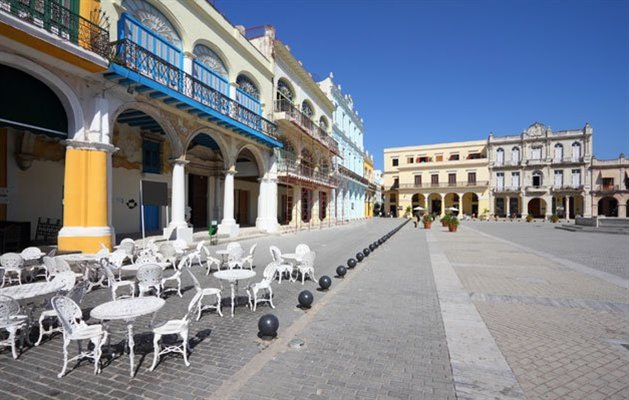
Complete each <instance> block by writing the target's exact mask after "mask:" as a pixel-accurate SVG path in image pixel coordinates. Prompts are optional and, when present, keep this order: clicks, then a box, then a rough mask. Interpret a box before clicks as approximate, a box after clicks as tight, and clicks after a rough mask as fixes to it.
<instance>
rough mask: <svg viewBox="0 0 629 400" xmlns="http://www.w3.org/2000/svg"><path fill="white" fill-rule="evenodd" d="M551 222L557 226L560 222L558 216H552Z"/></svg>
mask: <svg viewBox="0 0 629 400" xmlns="http://www.w3.org/2000/svg"><path fill="white" fill-rule="evenodd" d="M550 222H552V223H553V224H556V223H557V222H559V216H558V215H557V214H553V215H551V216H550Z"/></svg>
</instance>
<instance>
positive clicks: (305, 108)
mask: <svg viewBox="0 0 629 400" xmlns="http://www.w3.org/2000/svg"><path fill="white" fill-rule="evenodd" d="M301 112H303V113H304V114H306V116H307V117H308V118H312V117H313V116H314V108H313V107H312V104H310V102H309V101H307V100H304V101H303V103H301Z"/></svg>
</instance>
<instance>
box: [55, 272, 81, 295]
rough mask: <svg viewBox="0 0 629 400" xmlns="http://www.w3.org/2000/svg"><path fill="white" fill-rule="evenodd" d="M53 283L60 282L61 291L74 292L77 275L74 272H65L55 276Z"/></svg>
mask: <svg viewBox="0 0 629 400" xmlns="http://www.w3.org/2000/svg"><path fill="white" fill-rule="evenodd" d="M52 281H53V282H60V283H61V284H62V286H61V288H60V289H59V290H63V291H65V292H68V291H70V290H72V288H73V287H74V285H75V284H76V275H75V274H74V272H72V271H63V272H59V273H58V274H56V275H55V277H54V278H53V280H52Z"/></svg>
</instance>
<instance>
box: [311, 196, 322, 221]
mask: <svg viewBox="0 0 629 400" xmlns="http://www.w3.org/2000/svg"><path fill="white" fill-rule="evenodd" d="M311 210H312V214H311V216H310V220H311V221H312V223H313V224H314V225H319V224H320V223H321V219H320V218H319V190H317V189H313V190H312V206H311Z"/></svg>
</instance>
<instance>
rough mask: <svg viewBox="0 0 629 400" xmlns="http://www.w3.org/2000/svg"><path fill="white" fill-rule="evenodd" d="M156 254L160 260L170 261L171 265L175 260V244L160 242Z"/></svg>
mask: <svg viewBox="0 0 629 400" xmlns="http://www.w3.org/2000/svg"><path fill="white" fill-rule="evenodd" d="M158 254H159V256H160V257H161V259H162V261H165V262H168V263H171V264H172V265H175V263H176V262H177V258H178V256H177V249H175V246H173V245H172V243H162V244H160V245H159V247H158Z"/></svg>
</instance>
